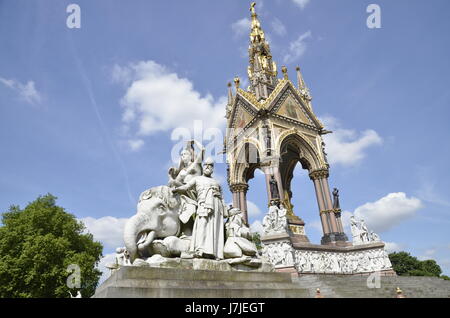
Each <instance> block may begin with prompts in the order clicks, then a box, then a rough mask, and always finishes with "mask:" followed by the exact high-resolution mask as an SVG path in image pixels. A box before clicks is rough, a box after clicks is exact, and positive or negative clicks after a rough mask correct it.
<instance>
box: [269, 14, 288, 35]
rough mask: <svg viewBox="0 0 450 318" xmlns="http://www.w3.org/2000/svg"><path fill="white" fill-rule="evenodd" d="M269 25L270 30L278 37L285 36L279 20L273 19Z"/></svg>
mask: <svg viewBox="0 0 450 318" xmlns="http://www.w3.org/2000/svg"><path fill="white" fill-rule="evenodd" d="M271 25H272V30H273V32H275V34H277V35H279V36H284V35H286V27H285V26H284V24H283V23H282V22H281V21H280V20H279V19H277V18H275V19H274V20H273V21H272V23H271Z"/></svg>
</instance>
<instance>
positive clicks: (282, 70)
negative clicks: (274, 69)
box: [281, 65, 288, 79]
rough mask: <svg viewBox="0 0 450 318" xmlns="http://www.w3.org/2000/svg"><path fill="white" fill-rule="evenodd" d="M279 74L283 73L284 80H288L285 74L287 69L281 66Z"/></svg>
mask: <svg viewBox="0 0 450 318" xmlns="http://www.w3.org/2000/svg"><path fill="white" fill-rule="evenodd" d="M281 72H283V77H284V79H288V74H287V67H286V66H284V65H283V66H282V67H281Z"/></svg>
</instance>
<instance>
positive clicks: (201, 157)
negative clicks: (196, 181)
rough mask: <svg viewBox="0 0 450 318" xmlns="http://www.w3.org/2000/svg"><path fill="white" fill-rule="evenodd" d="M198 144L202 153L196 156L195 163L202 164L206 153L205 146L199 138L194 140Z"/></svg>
mask: <svg viewBox="0 0 450 318" xmlns="http://www.w3.org/2000/svg"><path fill="white" fill-rule="evenodd" d="M192 141H193V142H194V143H195V144H196V145H197V147H198V148H199V149H200V153H199V154H198V155H197V156H196V157H195V159H194V163H198V164H201V163H202V161H203V157H204V155H205V147H203V145H202V144H201V143H199V142H198V141H197V140H194V139H193V140H192Z"/></svg>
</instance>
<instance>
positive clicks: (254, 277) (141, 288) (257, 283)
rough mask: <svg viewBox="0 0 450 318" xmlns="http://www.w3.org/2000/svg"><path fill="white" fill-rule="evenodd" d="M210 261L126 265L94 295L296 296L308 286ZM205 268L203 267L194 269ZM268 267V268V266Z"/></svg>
mask: <svg viewBox="0 0 450 318" xmlns="http://www.w3.org/2000/svg"><path fill="white" fill-rule="evenodd" d="M226 265H228V264H226V263H223V262H222V263H221V264H219V262H215V261H211V260H181V261H175V262H174V263H172V265H170V264H169V263H165V265H163V266H167V267H170V266H174V267H173V268H164V267H150V266H148V267H139V266H123V267H121V268H119V270H117V271H116V272H114V273H113V274H112V275H111V277H109V278H108V279H107V280H106V281H105V282H104V283H103V284H102V285H101V286H99V287H98V288H97V290H96V292H95V295H94V296H93V297H94V298H109V297H116V298H137V297H139V298H287V297H291V298H294V297H295V298H297V297H308V296H309V293H308V289H307V287H301V286H300V285H298V284H296V283H293V282H292V278H291V275H290V274H289V273H277V272H273V271H243V270H236V269H231V268H227V266H226ZM194 268H202V269H194ZM266 269H267V268H266Z"/></svg>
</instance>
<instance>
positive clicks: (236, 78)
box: [234, 76, 241, 89]
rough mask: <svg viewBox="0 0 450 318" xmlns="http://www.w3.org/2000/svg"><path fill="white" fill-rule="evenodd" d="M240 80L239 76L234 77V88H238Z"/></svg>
mask: <svg viewBox="0 0 450 318" xmlns="http://www.w3.org/2000/svg"><path fill="white" fill-rule="evenodd" d="M240 82H241V80H240V79H239V77H237V76H236V77H235V78H234V85H236V89H239V84H240Z"/></svg>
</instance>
